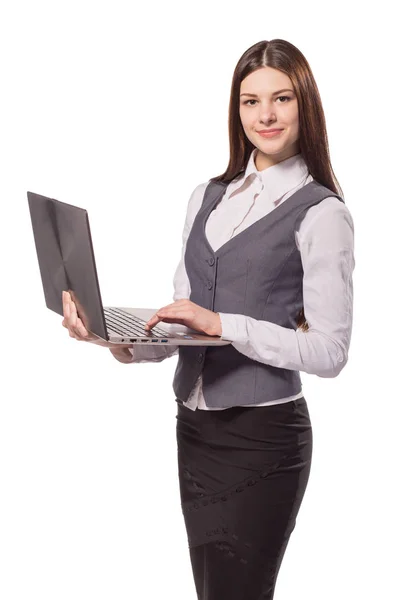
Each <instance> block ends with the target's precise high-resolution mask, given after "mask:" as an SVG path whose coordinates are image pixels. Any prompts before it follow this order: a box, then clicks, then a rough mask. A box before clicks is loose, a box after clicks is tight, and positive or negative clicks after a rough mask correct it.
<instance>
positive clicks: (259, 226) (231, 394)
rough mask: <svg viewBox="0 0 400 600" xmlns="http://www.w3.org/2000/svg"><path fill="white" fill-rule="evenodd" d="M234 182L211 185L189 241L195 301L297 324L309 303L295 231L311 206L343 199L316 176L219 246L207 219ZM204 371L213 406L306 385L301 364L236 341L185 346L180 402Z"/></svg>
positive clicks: (177, 383) (178, 375) (178, 380)
mask: <svg viewBox="0 0 400 600" xmlns="http://www.w3.org/2000/svg"><path fill="white" fill-rule="evenodd" d="M227 185H228V184H227V183H221V182H219V183H215V182H210V183H209V184H208V186H207V188H206V190H205V193H204V198H203V203H202V205H201V208H200V210H199V212H198V213H197V215H196V218H195V219H194V222H193V225H192V228H191V231H190V234H189V237H188V240H187V244H186V252H185V259H184V260H185V267H186V271H187V274H188V277H189V281H190V287H191V294H190V300H192V302H195V303H196V304H198V305H199V306H203V307H204V308H208V309H209V310H212V311H215V312H225V313H235V314H241V315H248V316H250V317H253V318H254V319H258V320H262V321H270V322H271V323H276V324H277V325H280V326H281V327H286V328H290V329H293V330H296V329H297V317H298V315H299V313H300V310H301V309H302V308H303V286H302V283H303V267H302V263H301V256H300V252H299V251H298V249H297V247H296V242H295V230H298V229H299V226H300V223H301V221H302V219H303V218H304V217H305V215H306V212H307V210H308V209H309V208H310V207H311V206H314V205H315V204H319V202H321V201H322V200H324V199H325V198H327V197H328V196H335V197H336V198H338V199H339V200H341V201H342V202H344V200H343V199H342V198H341V197H340V196H338V195H337V194H335V193H333V192H332V191H331V190H330V189H328V188H327V187H325V186H323V185H322V184H320V183H318V182H317V181H315V180H313V181H311V182H310V183H308V184H306V185H305V186H303V187H302V188H300V189H298V190H297V191H296V192H294V194H292V195H291V196H290V197H289V198H288V199H287V200H285V201H284V202H282V203H281V204H278V206H277V207H276V208H275V209H274V210H272V211H271V212H270V213H268V214H267V215H265V216H264V217H262V218H261V219H259V220H258V221H256V222H255V223H253V224H252V225H250V226H249V227H247V228H246V229H244V230H243V231H241V232H240V233H238V234H237V235H235V236H234V237H232V238H231V239H230V240H228V241H227V242H226V243H225V244H223V245H222V246H221V247H220V248H219V249H218V250H217V251H216V252H214V250H213V249H212V247H211V246H210V244H209V242H208V240H207V237H206V234H205V227H206V221H207V218H208V217H209V215H210V213H211V211H212V210H214V209H215V208H216V206H217V204H218V202H219V201H220V200H221V199H222V197H223V195H224V193H225V191H226V187H227ZM200 373H201V374H202V380H203V395H204V400H205V403H206V405H207V406H208V407H212V408H213V407H215V408H227V407H230V406H238V405H243V404H246V405H247V404H249V405H251V404H259V403H262V402H268V401H269V400H271V401H272V400H277V399H279V398H286V397H288V396H292V395H295V394H298V393H299V392H300V391H301V389H302V383H301V379H300V374H299V371H293V370H290V369H284V368H278V367H273V366H271V365H268V364H264V363H261V362H259V361H256V360H253V359H251V358H249V357H247V356H245V355H244V354H242V353H241V352H239V351H238V350H236V349H235V348H234V347H233V345H232V344H230V345H227V346H214V347H213V346H179V358H178V363H177V366H176V370H175V375H174V380H173V384H172V385H173V390H174V393H175V395H176V402H178V403H182V402H186V401H187V399H188V397H189V395H190V392H191V390H192V389H193V386H194V385H195V383H196V380H197V378H198V377H199V375H200Z"/></svg>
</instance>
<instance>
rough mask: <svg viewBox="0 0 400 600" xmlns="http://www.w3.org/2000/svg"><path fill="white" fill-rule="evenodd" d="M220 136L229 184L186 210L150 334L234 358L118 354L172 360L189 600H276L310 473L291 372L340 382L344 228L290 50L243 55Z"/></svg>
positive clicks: (298, 389) (307, 76) (299, 58)
mask: <svg viewBox="0 0 400 600" xmlns="http://www.w3.org/2000/svg"><path fill="white" fill-rule="evenodd" d="M228 122H229V143H230V154H229V162H228V165H227V168H226V170H225V171H224V172H223V173H222V174H221V175H218V176H215V177H212V178H211V179H209V180H208V181H206V182H203V183H201V184H199V185H197V186H196V188H195V189H194V191H193V193H192V195H191V197H190V199H189V203H188V208H187V216H186V220H185V225H184V232H183V236H182V240H183V244H182V256H181V260H180V262H179V265H178V267H177V270H176V273H175V277H174V286H175V292H174V302H172V303H171V304H168V305H167V306H164V307H162V308H160V309H159V310H158V311H157V312H156V313H155V314H154V315H153V316H152V318H151V319H150V320H149V321H148V328H149V329H150V328H152V327H155V326H156V324H157V323H159V322H162V321H164V322H166V323H180V324H182V325H186V326H188V327H191V328H193V329H195V330H198V331H200V332H202V333H206V334H209V335H218V336H220V337H221V338H222V339H223V340H228V341H229V342H231V343H229V344H226V345H224V346H209V347H204V346H203V347H197V346H191V347H190V346H176V347H173V346H171V347H170V348H169V351H166V350H165V348H160V347H157V346H159V345H158V344H156V345H155V346H156V347H150V348H143V347H142V346H135V347H133V348H130V349H129V350H128V352H129V353H131V355H132V360H131V362H132V363H135V362H136V363H140V362H144V361H146V360H148V361H154V362H156V361H161V360H164V359H165V358H167V357H169V356H173V355H176V354H178V362H177V366H176V369H175V374H174V379H173V390H174V393H175V398H176V402H177V414H176V440H177V450H178V474H179V486H180V495H181V507H182V513H183V517H184V521H185V527H186V531H187V538H188V545H189V554H190V560H191V566H192V571H193V577H194V581H195V585H196V590H197V597H198V599H199V600H222V599H223V600H225V599H228V598H229V600H261V598H263V600H272V599H273V596H274V590H275V586H276V582H277V577H278V573H279V569H280V565H281V562H282V559H283V556H284V554H285V550H286V547H287V544H288V542H289V539H290V536H291V534H292V532H293V530H294V528H295V525H296V519H297V516H298V513H299V510H300V506H301V504H302V500H303V496H304V494H305V491H306V488H307V483H308V478H309V475H310V470H311V460H312V447H313V433H312V426H311V419H310V415H309V412H308V406H307V402H306V399H305V397H304V394H303V391H302V382H301V378H300V372H301V371H302V372H306V373H309V374H314V375H317V376H320V377H325V378H326V377H336V376H337V375H338V374H339V373H340V372H341V370H342V369H343V368H344V366H345V364H346V362H347V357H348V350H349V345H350V337H351V329H352V307H353V302H352V301H353V295H352V293H353V290H352V271H353V269H354V265H355V262H354V257H353V246H354V228H353V221H352V217H351V214H350V212H349V209H348V208H347V206H346V205H345V202H344V199H343V197H342V192H341V190H340V187H339V185H338V184H337V182H336V178H335V177H334V173H333V169H332V167H331V164H330V159H329V149H328V143H327V133H326V128H325V118H324V112H323V108H322V104H321V99H320V96H319V93H318V89H317V85H316V83H315V80H314V77H313V75H312V72H311V69H310V67H309V64H308V62H307V60H306V59H305V57H304V56H303V54H302V53H301V52H300V51H299V50H298V49H297V48H296V47H295V46H293V45H292V44H290V43H289V42H287V41H285V40H281V39H275V40H271V41H261V42H259V43H257V44H255V45H253V46H251V47H250V48H249V49H248V50H246V51H245V53H244V54H243V55H242V57H241V58H240V60H239V61H238V63H237V65H236V67H235V69H234V73H233V80H232V85H231V97H230V102H229V117H228ZM146 352H147V354H146ZM149 352H151V354H150V353H149ZM300 595H301V594H300Z"/></svg>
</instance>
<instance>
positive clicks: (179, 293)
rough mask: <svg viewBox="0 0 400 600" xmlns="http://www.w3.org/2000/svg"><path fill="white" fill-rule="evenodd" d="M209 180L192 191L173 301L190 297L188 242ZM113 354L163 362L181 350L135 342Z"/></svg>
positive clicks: (124, 358)
mask: <svg viewBox="0 0 400 600" xmlns="http://www.w3.org/2000/svg"><path fill="white" fill-rule="evenodd" d="M208 183H209V181H207V182H205V183H200V184H199V185H198V186H197V187H196V188H195V189H194V190H193V192H192V194H191V196H190V198H189V202H188V206H187V209H186V218H185V223H184V227H183V233H182V250H181V259H180V261H179V264H178V266H177V268H176V271H175V275H174V280H173V284H174V294H173V301H174V302H175V301H176V300H179V299H181V298H189V297H190V283H189V278H188V276H187V273H186V269H185V262H184V259H185V251H186V242H187V239H188V237H189V233H190V230H191V228H192V225H193V221H194V218H195V216H196V214H197V212H198V211H199V209H200V207H201V204H202V201H203V197H204V192H205V189H206V187H207V185H208ZM110 352H111V354H112V355H113V356H114V358H116V359H117V360H118V361H119V362H121V363H144V362H161V361H163V360H165V359H166V358H169V357H171V356H174V355H176V354H178V352H179V346H176V345H173V344H166V345H162V344H152V345H150V346H149V345H147V344H135V345H133V346H132V347H131V348H116V349H114V348H112V349H110Z"/></svg>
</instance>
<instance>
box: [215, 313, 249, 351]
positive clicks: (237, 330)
mask: <svg viewBox="0 0 400 600" xmlns="http://www.w3.org/2000/svg"><path fill="white" fill-rule="evenodd" d="M219 316H220V319H221V330H222V333H221V338H224V339H226V340H230V341H231V342H238V343H241V344H245V343H246V342H248V337H249V336H248V333H247V327H246V318H247V317H246V315H235V314H231V313H221V312H220V313H219Z"/></svg>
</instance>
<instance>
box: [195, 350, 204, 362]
mask: <svg viewBox="0 0 400 600" xmlns="http://www.w3.org/2000/svg"><path fill="white" fill-rule="evenodd" d="M203 356H204V354H203V353H202V352H200V354H199V356H198V359H197V360H198V361H199V362H201V361H202V360H203Z"/></svg>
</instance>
